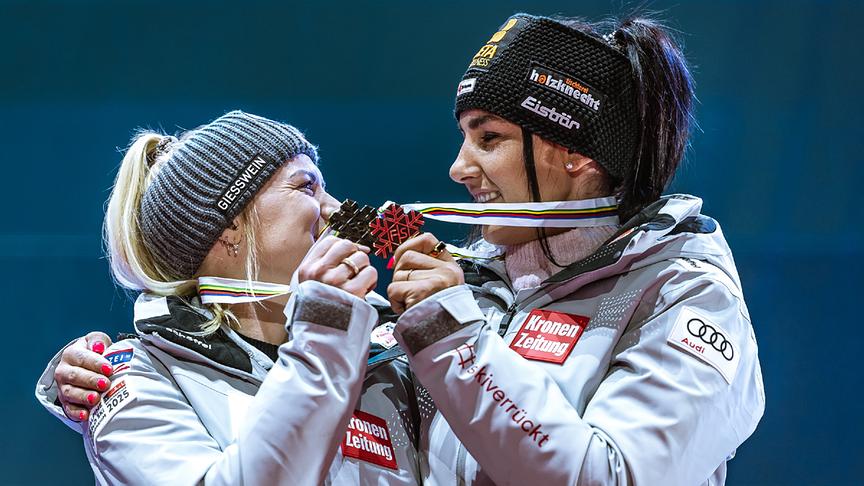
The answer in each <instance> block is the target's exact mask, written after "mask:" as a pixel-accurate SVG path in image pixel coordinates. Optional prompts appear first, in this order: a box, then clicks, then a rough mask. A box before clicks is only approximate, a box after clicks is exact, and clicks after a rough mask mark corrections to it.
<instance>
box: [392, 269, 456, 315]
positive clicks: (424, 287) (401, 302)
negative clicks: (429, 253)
mask: <svg viewBox="0 0 864 486" xmlns="http://www.w3.org/2000/svg"><path fill="white" fill-rule="evenodd" d="M443 288H445V287H443V286H441V285H440V283H438V284H437V285H436V282H435V280H434V279H429V278H427V279H424V280H414V281H408V282H393V283H391V284H390V285H389V286H388V287H387V297H388V299H389V300H390V306H391V307H393V311H394V312H396V313H397V314H401V313H403V312H405V311H406V310H408V309H410V308H411V307H412V306H413V305H414V304H416V303H418V302H420V301H422V300H423V299H425V298H426V297H428V296H430V295H432V294H434V293H435V292H437V291H439V290H442V289H443Z"/></svg>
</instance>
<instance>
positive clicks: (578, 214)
mask: <svg viewBox="0 0 864 486" xmlns="http://www.w3.org/2000/svg"><path fill="white" fill-rule="evenodd" d="M402 207H403V208H405V209H406V210H409V209H410V210H414V211H417V212H418V213H420V214H422V215H423V217H425V218H429V219H435V220H438V221H446V222H448V223H462V224H481V225H497V226H521V227H528V228H580V227H583V228H584V227H590V226H609V225H617V224H618V201H617V200H616V199H615V198H614V197H604V198H597V199H583V200H579V201H552V202H540V203H501V204H480V203H463V204H403V205H402Z"/></svg>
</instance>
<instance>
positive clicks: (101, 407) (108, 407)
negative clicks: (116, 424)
mask: <svg viewBox="0 0 864 486" xmlns="http://www.w3.org/2000/svg"><path fill="white" fill-rule="evenodd" d="M134 400H135V394H134V393H133V391H132V389H131V387H130V386H129V384H128V383H127V382H126V379H125V378H121V379H119V380H116V381H114V383H113V385H112V386H111V388H110V389H109V390H108V391H106V392H105V393H104V394H103V395H102V399H101V400H100V401H99V403H97V404H96V406H95V407H93V409H92V410H91V411H90V420H89V421H88V422H87V427H88V429H89V431H90V437H91V440H92V439H93V438H95V437H97V436H98V435H99V432H101V431H102V429H103V428H104V427H105V424H106V423H108V421H109V420H111V417H113V416H114V415H116V414H117V412H119V411H120V410H122V409H123V408H124V407H126V406H127V405H129V404H130V403H132V402H133V401H134Z"/></svg>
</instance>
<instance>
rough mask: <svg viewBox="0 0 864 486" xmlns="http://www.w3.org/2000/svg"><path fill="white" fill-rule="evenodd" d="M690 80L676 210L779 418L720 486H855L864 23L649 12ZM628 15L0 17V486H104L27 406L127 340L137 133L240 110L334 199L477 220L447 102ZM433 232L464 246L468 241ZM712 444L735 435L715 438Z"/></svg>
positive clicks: (200, 5)
mask: <svg viewBox="0 0 864 486" xmlns="http://www.w3.org/2000/svg"><path fill="white" fill-rule="evenodd" d="M652 6H653V7H654V8H659V9H665V12H664V14H663V15H664V16H665V17H666V18H668V19H670V20H671V24H672V25H673V26H674V27H676V28H678V29H680V30H681V31H682V32H683V33H684V35H683V36H682V38H683V40H684V43H685V44H686V50H687V53H688V57H689V59H690V60H691V62H692V65H693V71H694V74H695V78H696V81H697V93H698V96H699V100H700V103H699V105H698V108H697V116H698V119H699V122H700V124H701V128H702V130H701V132H697V133H696V134H695V135H694V137H693V148H692V151H691V153H690V156H689V159H688V162H687V164H686V166H685V167H684V168H683V169H682V170H681V171H680V173H679V175H678V177H677V179H676V181H675V183H674V187H673V190H675V191H681V192H688V193H692V194H697V195H700V196H702V197H703V198H704V199H705V208H706V212H707V213H708V214H711V215H713V216H714V217H716V218H717V219H718V220H719V221H720V222H721V223H722V224H723V226H724V230H725V232H726V234H727V236H728V238H729V241H730V244H731V246H732V248H733V250H734V251H735V255H736V258H737V263H738V267H739V270H740V272H741V278H742V281H743V284H744V288H745V292H746V295H747V299H748V303H749V306H750V311H751V314H752V317H753V324H754V327H755V328H756V334H757V337H758V339H759V343H760V347H761V352H760V355H761V360H762V366H763V371H764V376H765V386H766V391H767V400H768V408H767V412H766V414H765V417H764V419H763V420H762V423H761V424H760V426H759V428H758V429H757V431H756V433H755V434H754V435H753V437H752V438H751V439H750V440H749V441H748V442H747V443H745V444H744V446H742V447H741V448H740V449H739V451H738V457H737V458H736V459H735V460H734V461H732V462H731V465H730V471H729V484H732V485H743V484H760V485H761V484H778V485H779V484H784V485H785V484H825V485H835V484H855V483H857V484H862V473H864V467H862V460H864V447H862V445H861V443H862V440H861V436H862V434H864V419H862V413H861V412H862V405H861V399H862V394H861V392H860V388H861V384H862V380H861V378H860V374H859V362H860V360H859V359H858V357H859V356H860V353H861V350H860V347H861V336H862V333H861V332H860V331H859V328H860V326H861V324H860V322H859V321H860V318H859V316H860V314H861V310H860V308H861V287H862V286H861V285H860V278H861V273H862V270H864V268H862V267H864V265H862V262H861V258H862V244H861V243H862V229H861V226H860V224H859V221H858V220H859V214H860V207H861V204H862V202H864V199H862V189H861V187H860V185H861V181H862V168H861V153H862V148H864V147H862V139H864V134H862V131H861V122H862V116H861V111H862V108H864V106H862V102H861V95H860V92H859V88H860V86H861V81H862V76H861V74H862V69H861V66H860V63H861V51H860V47H859V46H860V40H859V36H858V35H857V34H860V32H861V19H862V14H864V8H862V4H861V3H858V2H842V1H797V0H792V1H768V2H758V3H756V2H744V1H734V2H718V1H692V2H682V3H680V4H676V3H671V2H665V1H658V2H655V3H652ZM620 7H621V4H620V2H618V1H615V2H609V1H585V2H563V1H561V2H524V1H523V2H513V1H501V0H497V1H484V2H466V1H444V2H436V3H434V4H432V3H428V2H417V3H409V2H372V3H370V4H359V3H357V2H318V3H315V4H311V3H309V4H289V3H288V2H280V3H279V4H276V3H275V2H274V3H268V2H260V1H246V2H242V4H241V2H236V3H229V2H225V1H215V0H210V1H175V2H170V3H165V4H163V5H161V6H159V5H156V4H155V3H153V2H145V1H127V2H109V1H97V0H93V1H85V0H81V1H71V0H70V1H50V2H49V1H39V2H36V1H0V66H2V69H0V137H2V149H0V161H2V168H3V171H2V184H0V188H2V189H0V207H3V208H5V211H4V213H3V215H2V219H0V221H2V223H0V265H2V267H3V268H4V278H3V279H2V284H0V285H2V288H0V295H2V296H3V297H2V298H3V311H2V314H3V317H4V321H5V323H6V324H5V329H6V331H5V337H6V339H5V343H6V352H5V353H3V362H2V369H3V370H4V372H5V375H6V376H7V377H8V378H9V386H8V388H9V389H8V390H7V392H6V394H5V397H6V398H5V400H3V412H2V413H3V418H4V419H5V420H4V422H5V427H4V428H5V436H6V438H7V439H6V445H5V446H4V453H3V454H2V456H0V457H2V459H0V461H2V462H0V464H2V468H0V470H2V472H0V483H15V484H25V483H33V484H37V483H42V484H47V483H55V482H59V481H69V482H70V483H71V484H84V483H88V482H90V481H91V480H92V479H91V478H92V476H91V474H90V471H89V468H88V466H87V463H86V460H85V457H84V452H83V448H82V447H81V442H80V438H79V437H78V436H76V435H75V434H73V433H72V432H71V431H69V430H68V429H66V428H65V427H64V426H63V425H62V424H60V423H59V422H58V421H56V420H54V419H52V418H51V417H50V416H49V415H48V414H47V413H45V412H44V411H43V410H41V408H40V407H39V406H38V405H37V404H36V402H35V400H34V399H33V396H32V390H33V387H34V383H35V381H36V378H37V376H38V375H39V373H40V372H41V369H42V366H43V365H44V364H45V363H46V362H47V360H48V359H49V358H50V356H51V355H52V354H53V352H54V351H55V350H56V349H58V348H59V347H60V346H62V345H63V344H65V343H66V342H67V341H68V340H70V339H71V338H72V337H75V336H78V335H81V334H82V333H83V332H85V331H86V330H90V329H102V330H106V331H108V332H109V333H110V334H114V333H115V332H117V331H122V330H127V329H128V328H129V318H130V305H129V302H128V300H127V298H126V297H125V295H124V294H123V293H122V292H120V291H118V290H115V288H114V287H113V285H112V282H111V280H110V278H109V275H108V271H107V266H106V263H105V260H104V259H103V258H102V257H101V250H100V225H101V220H102V214H103V203H104V201H105V200H106V198H107V196H108V190H109V188H110V185H111V183H112V180H113V176H114V173H115V170H116V167H117V165H118V163H119V160H120V154H119V153H118V147H121V148H122V147H124V146H125V145H126V144H127V143H128V140H129V137H130V135H131V133H132V131H133V129H134V128H136V127H138V126H151V127H163V128H165V129H167V130H169V131H174V130H175V129H177V128H178V127H185V128H191V127H194V126H196V125H198V124H200V123H202V122H204V121H207V120H210V119H212V118H214V117H216V116H218V115H220V114H222V113H223V112H225V111H227V110H229V109H233V108H241V109H244V110H248V111H251V112H254V113H259V114H262V115H266V116H270V117H274V118H278V119H282V120H286V121H289V122H291V123H294V124H296V125H298V126H299V127H302V128H303V129H304V130H305V131H306V133H307V135H308V136H309V138H310V139H311V140H312V141H314V142H315V143H318V144H320V145H321V147H322V149H321V153H322V155H323V162H322V168H323V170H324V172H325V175H326V176H327V178H328V182H329V187H330V189H331V191H332V192H333V193H334V194H335V195H336V196H337V197H345V196H349V195H350V196H351V197H353V198H355V199H358V200H360V201H363V202H366V203H380V202H381V201H382V200H383V199H385V198H388V199H393V200H396V201H401V202H410V201H427V202H437V201H463V200H465V198H466V196H465V194H464V191H463V190H462V189H461V188H460V187H457V186H456V185H455V184H452V183H450V181H449V180H448V178H447V168H448V166H449V164H450V162H451V161H452V159H453V157H454V156H455V154H456V152H457V149H458V144H459V140H460V137H459V134H458V132H457V130H456V128H455V122H454V120H453V118H452V114H451V109H452V101H453V96H454V92H455V88H456V84H457V82H458V80H459V79H460V76H461V74H462V72H463V70H464V68H465V66H466V65H467V64H468V61H469V60H470V58H471V56H472V55H473V54H474V52H475V51H476V49H477V48H479V46H481V45H482V43H483V42H484V41H485V40H486V39H487V38H488V37H489V36H490V35H491V34H492V33H493V32H494V30H495V28H496V27H497V26H498V25H499V24H500V23H501V22H502V21H503V20H504V19H505V18H506V17H507V16H508V15H510V14H512V13H514V12H516V11H520V10H524V11H529V12H532V13H540V14H552V13H565V14H580V15H585V16H588V17H590V18H593V19H598V18H600V17H603V16H605V15H606V14H609V13H615V12H620V11H621V8H620ZM435 229H438V231H439V232H440V233H441V234H442V235H444V236H448V237H451V238H454V237H456V236H458V235H459V234H460V233H459V231H460V229H459V228H453V227H449V226H446V227H445V226H444V225H439V226H436V227H435ZM718 426H722V424H718Z"/></svg>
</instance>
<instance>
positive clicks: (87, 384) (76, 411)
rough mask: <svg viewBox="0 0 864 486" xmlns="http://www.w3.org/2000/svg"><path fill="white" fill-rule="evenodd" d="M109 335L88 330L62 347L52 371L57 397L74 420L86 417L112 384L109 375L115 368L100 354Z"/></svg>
mask: <svg viewBox="0 0 864 486" xmlns="http://www.w3.org/2000/svg"><path fill="white" fill-rule="evenodd" d="M108 346H111V338H109V337H108V336H106V335H105V334H104V333H101V332H96V331H94V332H91V333H89V334H87V335H86V336H84V337H82V338H79V339H78V340H77V341H75V343H73V344H72V345H71V346H69V347H67V348H66V349H64V350H63V354H62V355H61V356H60V364H58V365H57V369H55V370H54V381H55V382H56V383H57V390H58V394H57V398H59V399H60V404H61V405H63V412H65V413H66V416H67V417H69V418H70V419H72V420H74V421H76V422H83V421H84V420H87V417H88V415H89V410H90V408H91V407H93V405H95V404H96V403H97V402H98V401H99V399H100V398H101V396H102V392H104V391H105V390H107V389H108V387H109V386H111V380H110V379H109V378H108V377H109V376H111V373H112V372H113V371H114V369H113V367H112V366H111V363H109V362H108V360H106V359H105V358H103V357H102V353H104V352H105V348H107V347H108Z"/></svg>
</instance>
